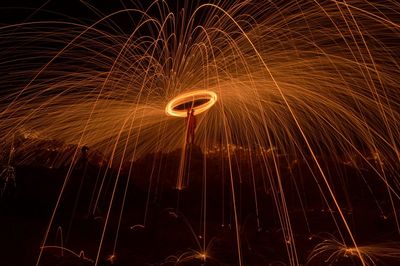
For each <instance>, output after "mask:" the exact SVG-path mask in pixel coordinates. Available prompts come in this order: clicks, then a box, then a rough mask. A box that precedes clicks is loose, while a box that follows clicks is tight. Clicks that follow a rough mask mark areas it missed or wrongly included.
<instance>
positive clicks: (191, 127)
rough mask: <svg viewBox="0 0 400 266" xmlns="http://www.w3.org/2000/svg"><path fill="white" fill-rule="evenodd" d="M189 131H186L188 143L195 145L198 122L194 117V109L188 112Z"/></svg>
mask: <svg viewBox="0 0 400 266" xmlns="http://www.w3.org/2000/svg"><path fill="white" fill-rule="evenodd" d="M186 119H187V129H186V130H187V131H186V143H187V144H193V143H194V133H195V131H196V126H197V120H196V117H195V115H194V109H192V108H190V109H188V110H187V118H186Z"/></svg>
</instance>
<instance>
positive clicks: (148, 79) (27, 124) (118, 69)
mask: <svg viewBox="0 0 400 266" xmlns="http://www.w3.org/2000/svg"><path fill="white" fill-rule="evenodd" d="M135 2H136V1H131V2H128V1H127V3H126V4H124V5H122V6H123V8H120V9H118V10H115V11H112V12H106V11H102V10H99V9H97V8H96V6H95V4H94V3H92V2H83V1H82V3H81V5H82V8H86V9H87V10H91V12H92V13H93V14H96V16H97V17H98V19H96V20H88V19H76V18H71V17H67V16H63V15H61V14H60V15H57V16H58V17H57V19H40V20H35V14H36V12H39V13H40V12H45V11H43V10H45V8H46V7H45V6H44V7H43V10H42V9H38V10H36V11H35V12H34V13H33V15H32V16H31V17H29V18H28V19H26V20H24V21H22V22H20V23H13V24H7V25H1V27H0V45H1V47H2V49H1V51H0V54H1V58H2V62H1V64H0V71H1V73H2V79H1V81H0V86H1V88H2V92H1V94H0V97H1V103H0V107H1V109H0V132H1V141H2V142H3V143H4V146H7V145H8V146H10V145H12V143H13V142H14V140H15V138H17V136H20V137H21V138H22V139H23V140H22V141H21V142H22V144H21V145H20V147H16V149H17V150H18V149H19V150H20V154H21V155H20V156H19V160H20V161H19V163H29V162H31V161H33V160H34V158H35V156H36V155H37V154H36V153H35V147H37V144H38V143H41V141H43V140H57V141H60V142H62V143H64V144H65V145H75V146H76V149H75V150H74V152H73V153H72V154H71V156H72V159H71V162H70V164H69V170H68V171H67V173H66V175H65V178H64V182H63V186H62V187H61V189H60V193H59V197H58V199H57V200H56V202H54V204H55V207H54V210H53V212H52V215H51V217H50V219H49V223H48V226H47V229H46V232H45V233H44V235H43V242H42V243H41V246H40V247H37V248H38V250H40V252H39V253H40V254H39V255H38V259H37V264H38V265H39V264H40V262H41V260H42V257H43V256H44V255H45V253H46V247H48V246H49V244H48V243H49V239H50V237H51V238H52V239H53V238H54V236H53V235H56V230H57V224H56V223H55V217H56V216H57V213H58V211H59V203H60V202H61V201H62V200H63V198H64V197H65V188H66V187H67V186H68V184H69V182H70V177H71V175H72V173H73V169H74V167H75V164H76V163H77V161H78V159H79V153H80V147H82V146H84V145H87V146H88V147H90V148H91V150H96V151H99V152H101V153H102V154H103V155H104V157H105V158H106V161H107V166H108V167H109V168H114V169H117V170H116V172H117V174H116V175H115V178H114V179H113V180H112V182H113V183H112V184H113V185H112V187H113V190H112V193H111V196H110V197H109V198H107V202H108V205H107V208H106V209H105V211H104V221H103V223H102V230H101V232H100V233H99V237H98V240H96V243H95V244H96V245H97V253H96V254H91V259H92V262H93V264H95V265H98V263H99V260H100V258H101V257H102V256H103V255H104V254H103V252H104V245H105V242H106V241H110V240H109V239H107V238H106V237H105V236H106V234H107V233H108V232H109V230H110V229H109V225H110V219H111V217H110V216H112V215H110V214H111V213H112V210H113V209H115V208H116V209H118V210H120V213H121V217H122V213H123V211H124V207H123V204H124V203H125V198H126V191H128V190H125V194H124V196H123V198H124V200H123V203H122V207H121V205H119V206H114V205H115V204H114V199H115V194H116V192H117V191H118V189H117V185H118V184H120V182H121V178H122V176H123V174H122V172H123V171H122V169H123V167H124V166H125V165H127V167H128V169H130V170H129V171H128V174H127V176H128V179H127V180H128V181H126V187H129V185H131V184H130V181H129V180H133V178H134V175H135V169H134V166H133V165H134V164H135V161H136V160H138V159H140V158H142V157H144V156H146V155H148V154H160V153H162V154H167V153H171V152H174V151H176V150H179V149H182V145H183V142H184V141H185V123H184V122H183V120H184V119H182V118H180V117H177V116H185V115H186V112H185V110H183V111H182V110H177V108H175V107H176V106H177V105H179V104H184V102H182V101H184V100H185V97H190V95H192V94H194V95H195V96H196V95H197V96H198V97H200V98H199V99H200V100H201V99H203V98H205V99H206V100H207V102H206V103H201V106H203V105H204V108H203V109H204V110H203V109H202V110H201V112H199V113H198V114H196V117H197V119H198V126H197V129H196V141H195V142H196V143H195V145H196V146H197V147H199V149H200V150H201V151H202V153H203V154H204V156H203V157H202V158H203V161H204V163H203V166H204V167H203V172H202V173H201V174H200V175H201V176H202V178H203V180H204V182H203V186H202V187H199V188H198V189H200V190H201V191H202V195H203V196H202V199H203V205H202V206H203V207H202V208H200V209H199V210H198V212H199V213H201V217H203V218H202V220H201V222H200V224H201V228H202V229H201V230H200V236H201V237H202V238H201V242H199V249H198V250H195V251H193V252H192V253H190V255H187V254H186V253H185V254H186V255H185V256H183V257H184V258H185V259H187V260H190V259H193V260H196V259H199V258H200V259H203V260H205V259H206V257H207V256H208V255H206V254H208V253H209V250H208V248H207V245H208V244H209V241H210V237H208V235H207V234H206V231H207V228H208V227H207V226H208V222H207V218H206V217H207V206H210V204H211V203H210V202H207V196H208V194H207V189H208V185H207V184H208V183H211V181H209V179H210V178H211V177H209V176H208V175H207V170H208V169H207V165H208V164H207V159H208V158H209V157H210V156H212V154H215V153H218V154H220V156H219V157H218V156H217V157H218V158H220V163H221V164H222V163H223V164H224V165H226V171H225V172H224V175H226V176H227V178H226V181H225V182H226V183H227V184H229V195H230V199H229V202H230V204H231V206H232V207H231V215H232V217H233V218H232V221H233V222H232V230H233V232H234V235H235V254H236V263H237V264H238V265H246V264H247V263H246V257H245V256H243V246H244V243H243V241H244V239H243V237H242V235H243V234H242V233H241V229H242V228H243V226H244V220H243V219H240V217H239V216H240V215H239V214H238V212H239V208H240V206H238V204H237V203H238V187H239V186H240V184H241V182H242V181H241V177H238V176H237V175H238V172H240V168H241V167H240V163H237V161H238V160H239V161H240V160H245V161H246V162H248V165H249V166H250V167H249V168H248V169H247V170H246V171H247V175H248V178H249V180H250V181H249V182H250V183H251V184H252V185H253V195H252V196H253V198H254V199H253V203H252V204H253V205H252V206H251V208H253V209H254V212H255V213H256V217H259V216H260V215H261V214H260V213H268V212H269V211H271V210H269V209H267V208H260V206H259V205H260V204H261V203H260V201H261V199H262V198H263V196H262V195H261V194H263V193H267V192H268V195H269V197H270V198H271V200H272V202H273V205H274V211H275V212H276V213H278V215H277V217H278V218H277V220H278V223H279V225H280V229H281V235H282V238H283V239H285V240H286V241H285V253H286V255H287V256H286V258H285V259H284V263H286V264H287V265H300V264H302V263H305V261H301V260H302V259H301V258H302V257H304V255H299V251H298V250H299V246H298V245H297V243H296V229H295V226H294V224H293V222H292V221H293V215H292V210H291V208H290V206H289V205H288V204H287V198H288V196H289V195H288V193H287V191H285V185H284V184H283V183H284V182H285V179H291V180H292V179H293V180H294V181H293V182H294V183H295V184H299V183H300V182H301V181H300V180H297V179H294V174H293V175H292V174H291V172H290V171H289V174H283V173H282V170H281V169H282V167H287V168H290V167H293V166H294V165H296V164H299V163H300V162H304V165H306V167H307V169H309V173H308V175H309V177H310V178H309V179H308V181H307V182H312V183H313V184H314V185H315V186H317V187H318V191H319V193H320V197H321V201H322V202H323V204H324V205H325V206H326V209H328V210H329V211H330V215H331V220H332V222H333V223H334V224H335V227H336V230H337V234H336V236H335V237H334V236H332V237H329V238H328V240H326V241H325V242H324V241H323V242H321V243H320V244H319V245H317V246H316V247H315V249H314V250H313V251H312V252H310V254H306V257H307V256H308V255H309V256H308V259H309V260H308V261H309V262H310V263H311V261H312V260H314V259H315V258H316V257H318V256H319V255H323V254H326V253H327V254H329V256H328V258H329V260H327V261H329V262H333V261H334V260H335V258H337V257H341V256H354V257H355V258H356V259H355V260H354V261H355V262H354V263H359V264H361V265H373V264H374V263H376V259H375V258H378V257H379V258H380V255H382V254H383V253H385V251H384V250H386V251H388V252H389V253H390V254H392V256H389V257H399V254H400V253H399V252H400V251H399V250H398V249H395V248H393V247H390V248H385V247H387V243H385V244H384V245H383V246H382V245H380V243H374V244H375V246H374V244H372V245H369V246H368V247H365V246H360V245H359V244H358V240H357V236H355V234H354V233H353V231H354V228H353V226H352V225H351V223H350V218H348V216H347V215H346V214H345V212H344V209H346V208H347V206H348V205H351V201H350V203H349V202H345V200H343V199H342V198H341V197H338V195H337V193H338V190H343V191H345V192H344V194H345V195H349V194H351V193H352V191H347V190H346V188H347V186H346V181H345V180H347V178H348V177H346V175H345V173H343V172H342V171H340V170H338V169H339V168H340V167H341V166H342V165H347V166H350V167H351V168H353V169H356V171H360V172H362V171H364V170H365V169H367V171H368V172H369V173H373V176H374V179H375V180H376V182H377V183H380V184H382V186H384V187H385V189H386V190H385V191H386V194H385V198H386V199H387V201H388V205H390V206H391V208H389V210H386V211H383V210H382V209H383V207H382V206H381V205H382V203H380V202H378V201H377V202H376V205H375V206H371V208H376V209H377V210H379V211H381V212H382V214H383V213H385V215H387V216H390V219H391V221H392V222H393V223H394V224H395V225H396V227H397V230H398V231H397V232H396V234H397V235H398V234H399V233H400V225H399V219H398V210H397V209H398V205H399V203H400V202H399V200H400V195H399V192H400V184H399V179H398V178H399V162H400V151H399V146H400V144H399V139H400V94H399V85H400V83H399V80H400V65H399V63H400V53H399V51H400V45H399V43H400V4H399V3H398V2H397V1H395V0H393V1H390V0H383V1H379V2H370V1H362V0H351V1H350V0H349V1H346V0H340V1H334V0H332V1H330V0H323V1H312V0H298V1H283V0H276V1H273V0H271V1H257V0H255V1H251V0H249V1H236V2H232V1H193V2H192V1H178V2H177V3H175V2H173V1H153V2H149V3H148V4H147V5H145V6H141V5H139V4H138V3H135ZM93 5H94V6H93ZM53 16H55V15H54V14H53ZM201 93H203V94H204V95H200V94H201ZM197 96H196V97H197ZM183 98H184V99H183ZM217 98H218V100H217ZM171 102H172V103H171ZM168 104H169V105H168ZM171 104H174V106H175V107H173V106H170V105H171ZM213 104H214V105H213ZM211 105H213V106H212V107H211V108H209V107H210V106H211ZM201 106H200V107H201ZM166 112H167V114H166ZM168 114H170V115H168ZM238 150H240V151H241V152H243V153H245V154H247V155H246V157H245V159H243V157H241V158H239V156H238V155H237V154H238ZM238 158H239V159H238ZM186 160H190V156H189V157H187V158H186ZM327 162H334V163H333V165H334V166H333V168H334V169H336V170H332V169H331V168H330V167H328V166H327V164H328V163H327ZM16 163H18V162H16ZM184 165H185V164H184ZM236 168H238V169H239V170H237V169H236ZM132 169H133V170H132ZM235 169H236V170H235ZM176 173H177V176H178V169H176ZM216 176H222V174H221V175H216ZM361 176H362V175H361ZM161 178H162V175H161ZM189 178H190V177H189ZM350 178H351V177H350ZM361 178H362V177H361ZM332 180H343V182H342V183H343V185H342V186H341V187H340V188H337V187H335V185H334V184H336V181H332ZM365 180H366V179H365ZM206 181H207V182H208V183H207V182H206ZM132 182H134V181H132ZM151 182H153V181H152V179H151V178H150V177H149V183H151ZM114 184H115V185H114ZM260 184H263V185H260ZM364 185H365V187H368V189H369V193H370V194H369V197H370V198H371V199H374V198H375V194H374V192H375V191H374V187H370V183H369V181H365V184H364ZM151 186H152V185H151V184H150V185H149V187H151ZM306 187H307V185H306V186H304V187H302V188H301V187H300V186H299V187H298V188H297V189H296V191H297V192H298V194H297V197H298V201H299V202H303V201H304V197H306V196H304V195H307V193H308V192H307V189H306ZM96 193H98V196H97V200H99V199H100V198H101V197H102V191H101V190H97V192H96ZM177 193H179V192H177ZM95 198H96V197H95ZM96 202H97V201H96ZM146 206H147V205H146ZM302 206H303V205H302ZM345 207H346V208H345ZM249 208H250V207H249ZM303 208H304V209H303V211H304V213H307V210H306V207H304V206H303ZM147 210H148V208H147V207H146V211H147ZM138 215H144V216H145V217H146V215H147V214H146V213H145V214H138ZM183 215H184V213H183ZM145 219H146V218H145ZM305 219H306V220H307V214H305ZM117 224H118V230H119V225H120V224H121V219H120V220H119V221H118V222H117ZM138 226H139V227H146V224H145V223H143V224H140V225H138ZM258 226H259V227H260V228H261V227H262V222H260V221H258ZM118 230H117V232H116V233H113V239H112V240H111V242H112V243H114V242H113V241H115V243H118ZM132 241H135V240H134V239H133V240H132ZM116 246H117V245H116V244H115V245H114V250H113V251H114V252H116V250H115V249H116V248H115V247H116ZM65 248H68V249H71V250H74V247H68V246H67V247H65ZM74 252H78V251H76V250H75V251H74ZM114 252H113V253H112V254H113V256H114ZM76 255H77V256H79V254H77V253H76ZM88 256H89V255H88ZM383 257H384V256H383ZM178 258H179V256H178ZM178 262H179V261H178V259H177V261H176V263H178ZM165 263H166V262H165ZM355 265H357V264H355Z"/></svg>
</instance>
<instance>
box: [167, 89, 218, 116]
mask: <svg viewBox="0 0 400 266" xmlns="http://www.w3.org/2000/svg"><path fill="white" fill-rule="evenodd" d="M217 98H218V97H217V94H216V93H215V92H213V91H207V90H198V91H191V92H187V93H183V94H180V95H178V96H176V97H175V98H173V99H172V100H170V101H169V102H168V104H167V106H166V107H165V113H166V114H167V115H170V116H178V117H186V116H187V110H186V109H183V110H177V109H176V107H178V106H180V105H183V104H185V103H190V102H194V101H196V100H208V101H207V102H205V103H203V104H200V105H198V106H193V107H192V109H193V110H194V112H195V114H196V115H197V114H201V113H203V112H205V111H207V110H208V109H210V108H211V106H213V105H214V104H215V103H216V101H217Z"/></svg>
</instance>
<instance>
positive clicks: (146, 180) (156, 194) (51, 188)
mask: <svg viewBox="0 0 400 266" xmlns="http://www.w3.org/2000/svg"><path fill="white" fill-rule="evenodd" d="M179 154H180V152H179V151H176V152H175V153H171V154H157V155H154V154H150V155H148V156H147V157H145V158H142V159H141V160H139V161H137V162H135V163H134V167H133V173H134V174H133V175H131V180H130V184H129V187H128V194H127V199H126V203H125V208H124V212H123V216H122V222H121V228H120V232H119V237H118V242H117V248H116V260H115V261H114V265H161V264H162V263H165V264H163V265H174V263H175V259H174V258H173V257H169V256H171V255H175V256H179V255H181V254H183V253H184V252H187V251H189V250H200V248H199V245H198V244H196V241H200V243H201V245H202V243H203V242H202V241H203V240H202V239H201V238H200V237H199V235H202V233H201V232H202V224H201V221H202V220H203V217H202V208H203V207H204V206H203V204H202V202H203V199H204V198H203V195H204V194H203V188H204V173H203V169H204V167H203V166H204V165H203V163H204V158H205V157H204V156H203V155H202V153H201V151H200V150H198V149H194V151H193V152H192V155H191V164H190V170H189V174H188V176H189V177H190V180H189V186H188V188H186V189H184V190H182V191H181V192H179V193H178V191H177V190H176V189H174V186H175V180H176V173H177V166H178V162H179ZM214 156H215V155H214ZM235 158H236V159H235V160H236V162H235V165H236V166H234V168H233V178H234V186H235V193H236V203H237V206H238V217H239V223H240V225H241V227H240V236H241V242H242V254H243V261H244V265H281V264H279V262H280V261H281V262H284V263H286V264H288V260H287V254H286V248H285V239H283V234H282V229H281V226H280V223H279V218H278V212H277V210H276V207H275V203H274V201H273V196H272V195H273V193H272V186H273V185H274V183H270V182H269V181H268V180H270V179H268V178H264V179H262V178H260V177H261V176H266V174H265V173H263V172H262V170H260V169H262V167H261V166H260V162H259V161H257V160H253V161H252V165H253V173H254V176H255V180H256V181H255V182H256V188H257V189H256V191H257V203H258V207H259V219H260V228H258V226H257V222H256V218H257V217H256V214H255V213H256V212H255V202H254V195H255V193H254V190H253V183H252V178H251V177H252V176H251V174H250V173H252V171H251V167H250V165H249V163H248V162H247V161H248V160H247V159H246V157H244V156H240V155H238V154H236V155H235ZM255 158H256V157H255ZM206 162H207V164H206V165H207V167H206V169H207V172H206V176H207V185H206V187H207V193H206V197H207V198H206V202H207V212H206V214H207V217H206V221H207V226H206V230H207V232H206V240H207V243H209V242H210V240H211V239H213V240H212V241H211V244H209V247H208V252H207V253H208V256H209V257H210V258H208V259H207V263H206V265H237V262H238V260H237V254H236V238H235V230H234V228H235V227H234V216H233V205H232V200H231V199H232V195H231V193H230V185H231V184H230V178H229V174H228V173H229V171H228V170H227V168H226V167H227V165H226V161H225V159H224V158H219V159H218V160H216V158H207V161H206ZM280 165H282V169H281V181H282V184H283V189H284V191H285V196H286V200H287V205H288V209H289V214H290V218H291V224H292V227H293V231H294V233H295V242H296V247H297V251H298V254H299V258H300V261H301V262H302V263H304V262H305V261H306V259H307V256H308V254H309V253H310V252H311V250H312V249H313V247H314V246H315V245H317V244H318V243H321V242H322V241H323V240H324V237H326V236H328V233H329V234H332V235H333V236H335V237H338V236H339V235H338V230H337V227H336V225H335V224H334V222H333V219H332V215H333V216H334V217H335V218H336V219H337V220H338V221H339V223H341V222H340V219H339V218H338V217H339V216H338V213H337V212H336V211H334V207H332V212H330V211H329V208H328V207H327V205H326V204H325V203H324V201H323V198H322V196H321V195H322V194H321V192H320V190H319V188H318V186H317V185H316V181H315V180H314V178H313V177H312V174H311V170H310V169H309V167H308V166H307V164H306V163H305V162H301V161H300V162H298V163H297V164H296V166H295V167H292V168H291V175H290V174H289V170H288V168H287V167H283V165H285V164H284V163H283V162H282V163H281V164H280ZM286 165H287V164H286ZM324 167H325V169H329V173H331V175H330V176H332V179H331V180H330V182H331V185H332V187H333V188H334V189H335V195H336V196H337V198H338V200H339V203H340V204H341V206H342V208H343V210H344V214H345V216H346V218H347V221H348V222H349V225H350V227H351V229H352V232H353V233H354V235H355V236H356V239H357V241H358V243H359V244H360V245H363V244H373V243H382V242H388V241H398V240H399V234H398V233H397V232H396V226H395V223H394V221H395V220H394V218H393V215H391V213H393V212H392V211H391V204H389V202H390V201H389V198H388V193H387V190H386V188H385V186H383V185H382V182H381V181H380V180H378V178H377V177H376V176H374V174H373V173H370V172H368V171H366V170H363V171H359V170H356V169H355V168H352V167H349V166H346V165H343V164H342V165H341V166H340V167H339V168H338V166H337V163H335V164H334V163H329V162H327V163H325V165H324ZM264 168H265V167H264ZM66 172H67V168H66V167H64V166H60V167H58V168H57V169H54V168H53V169H49V168H48V167H38V166H37V165H36V166H32V165H17V166H16V184H17V186H16V189H15V191H8V192H7V193H4V194H3V197H2V199H1V205H0V235H1V238H0V250H1V261H2V262H1V265H34V264H35V262H36V259H37V257H38V252H39V247H40V245H41V241H42V240H43V236H44V234H45V230H46V227H47V225H48V223H49V220H50V216H51V213H52V211H53V209H54V206H55V203H56V200H57V197H58V195H59V192H60V189H61V186H62V184H63V182H64V179H65V176H66ZM127 172H128V168H127V167H126V168H124V171H123V174H122V175H121V178H120V179H119V183H118V185H117V187H116V190H117V192H116V196H115V200H114V204H113V207H112V210H111V215H110V217H111V218H110V222H109V225H108V230H107V232H106V237H105V241H104V246H103V249H102V255H101V262H100V263H99V265H110V264H111V261H110V260H107V258H108V256H109V255H111V254H112V249H113V248H112V247H113V244H114V239H115V236H116V230H117V224H118V218H119V213H120V210H121V206H122V198H123V197H122V195H123V194H124V188H125V187H126V181H127ZM99 173H100V175H99ZM98 176H100V178H99V179H97V177H98ZM103 176H104V177H105V178H104V186H103V190H102V193H101V194H100V198H99V204H98V208H97V209H96V211H94V215H92V214H91V213H93V208H92V206H91V205H93V204H90V202H91V199H92V195H93V192H95V193H94V194H95V195H97V193H98V190H99V185H96V184H99V180H100V181H101V180H102V179H103ZM116 176H117V174H116V170H115V169H109V170H108V172H107V173H106V174H104V167H103V168H102V167H100V166H99V164H98V163H96V162H93V160H92V161H91V160H89V163H88V168H87V170H86V171H85V170H84V167H82V165H79V164H78V165H77V167H76V169H75V170H74V171H73V173H72V175H71V178H70V180H69V182H68V185H67V187H66V189H65V192H64V194H63V195H64V196H63V197H62V199H61V202H60V206H59V208H58V211H57V213H56V216H55V219H54V222H53V224H52V227H51V231H50V234H49V237H48V240H47V242H46V246H51V245H57V246H60V245H61V244H60V243H61V235H62V237H63V245H64V246H65V247H66V248H69V249H71V250H72V251H73V252H75V253H77V254H79V253H80V251H81V250H83V251H84V255H85V257H87V258H89V259H92V260H93V259H94V258H95V257H96V252H97V249H98V245H99V240H100V236H101V230H102V228H103V224H104V217H105V214H106V211H107V208H108V203H109V202H110V197H111V191H112V188H113V186H114V182H115V180H116ZM333 177H337V178H333ZM96 180H97V183H96ZM273 180H274V181H275V182H276V181H277V179H276V178H274V179H273ZM317 180H318V182H320V185H321V189H322V191H323V193H324V195H325V196H326V197H327V198H328V200H329V201H330V198H329V194H328V193H327V191H326V188H325V186H324V184H323V182H322V180H321V179H317ZM150 183H151V186H150V194H149V195H148V188H149V184H150ZM275 184H276V183H275ZM370 190H371V191H373V194H371V192H370ZM276 191H277V189H276ZM178 194H179V196H178ZM278 196H279V194H278ZM299 196H300V197H299ZM178 198H179V200H178ZM299 198H301V199H302V201H301V203H302V204H303V206H304V209H303V208H301V204H300V200H299ZM147 199H149V204H148V216H147V221H146V227H145V228H142V227H140V226H135V227H133V229H132V226H134V225H137V224H142V223H143V219H144V213H145V208H146V202H147ZM377 203H379V206H380V208H382V211H383V213H382V212H381V211H380V210H379V208H378V207H377V206H378V205H377ZM396 204H397V203H396ZM396 206H397V205H396ZM74 209H75V211H74ZM303 210H304V211H303ZM384 216H387V217H384ZM305 217H307V220H306V219H305ZM307 222H308V226H307ZM340 227H341V228H344V227H343V225H342V224H340ZM57 228H60V229H58V230H57ZM191 230H193V232H192V231H191ZM61 231H62V233H61ZM342 232H345V230H342ZM196 239H197V240H196ZM349 243H350V242H349ZM82 257H83V256H82ZM168 257H169V258H168ZM184 258H185V257H183V260H182V262H181V263H180V264H179V265H201V263H202V260H201V259H200V258H193V259H191V260H185V259H184ZM186 258H187V257H186ZM168 262H169V263H168ZM383 262H385V263H386V265H395V264H393V263H395V262H391V261H387V260H386V261H383ZM397 262H398V261H397ZM274 263H275V264H274ZM324 264H327V263H325V262H324V257H321V258H320V259H319V260H318V259H316V260H314V261H311V262H310V263H309V265H324ZM41 265H92V263H91V262H90V261H88V260H85V259H82V258H78V257H77V256H75V255H69V253H68V252H67V251H66V252H64V254H63V256H61V251H60V249H57V248H50V247H49V248H46V249H45V251H44V252H43V257H42V260H41ZM333 265H360V263H359V261H357V260H356V259H354V258H353V259H352V258H342V259H341V260H339V261H336V262H335V263H334V264H333ZM378 265H379V264H378ZM382 265H385V264H383V263H382Z"/></svg>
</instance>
